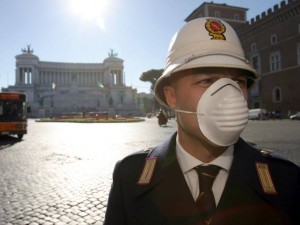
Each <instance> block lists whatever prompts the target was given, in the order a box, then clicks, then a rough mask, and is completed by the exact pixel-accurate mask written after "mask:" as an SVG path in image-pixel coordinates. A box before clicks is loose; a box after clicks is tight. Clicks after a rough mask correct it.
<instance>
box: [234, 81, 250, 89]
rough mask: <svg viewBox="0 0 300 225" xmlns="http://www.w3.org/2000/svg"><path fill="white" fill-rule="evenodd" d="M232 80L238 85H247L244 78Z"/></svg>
mask: <svg viewBox="0 0 300 225" xmlns="http://www.w3.org/2000/svg"><path fill="white" fill-rule="evenodd" d="M234 81H235V82H237V83H238V85H239V86H240V87H245V86H247V80H245V79H235V80H234Z"/></svg>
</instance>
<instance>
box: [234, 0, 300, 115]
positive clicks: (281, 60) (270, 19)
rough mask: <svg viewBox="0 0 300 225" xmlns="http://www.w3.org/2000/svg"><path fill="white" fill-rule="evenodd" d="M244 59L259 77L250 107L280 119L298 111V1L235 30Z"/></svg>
mask: <svg viewBox="0 0 300 225" xmlns="http://www.w3.org/2000/svg"><path fill="white" fill-rule="evenodd" d="M237 31H238V34H239V36H240V38H241V40H242V45H243V48H244V50H245V54H246V57H247V58H248V59H249V60H250V61H251V62H252V64H253V66H254V67H255V68H256V70H257V71H258V72H259V74H260V81H259V82H258V83H257V85H256V87H255V88H254V89H253V90H251V92H250V99H249V105H250V107H251V108H265V109H266V110H267V111H269V112H273V113H274V112H276V113H278V114H279V116H281V117H283V118H287V117H289V116H290V115H291V114H294V113H296V112H298V111H300V89H299V88H300V1H297V0H288V1H287V2H286V1H281V3H280V5H275V6H273V8H269V9H268V10H267V11H266V12H262V13H261V15H258V16H256V18H253V19H251V20H250V22H247V23H246V24H244V25H243V26H240V27H239V28H238V30H237Z"/></svg>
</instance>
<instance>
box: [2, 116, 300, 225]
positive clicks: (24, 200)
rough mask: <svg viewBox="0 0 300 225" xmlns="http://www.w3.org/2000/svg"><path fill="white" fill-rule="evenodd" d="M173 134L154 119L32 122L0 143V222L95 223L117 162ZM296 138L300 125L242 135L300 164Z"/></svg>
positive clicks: (253, 128) (275, 124)
mask: <svg viewBox="0 0 300 225" xmlns="http://www.w3.org/2000/svg"><path fill="white" fill-rule="evenodd" d="M266 124H268V126H266ZM279 128H280V132H279V133H278V134H277V132H278V131H277V130H278V129H279ZM175 129H176V126H175V121H174V120H171V121H170V122H169V123H168V126H167V127H159V126H158V125H157V122H156V119H155V118H153V119H147V120H146V121H145V122H140V123H133V124H70V123H68V124H66V123H37V122H35V121H34V120H30V121H29V129H28V131H29V133H28V134H27V135H25V136H24V138H23V140H22V141H20V142H19V141H18V140H17V139H15V138H12V137H6V138H1V139H0V174H1V176H0V225H22V224H30V225H38V224H42V225H53V224H54V225H64V224H98V225H101V224H102V223H103V218H104V214H105V210H106V203H107V197H108V192H109V189H110V185H111V176H112V170H113V167H114V165H115V162H116V161H117V160H119V159H121V158H122V157H124V156H125V155H128V154H130V153H132V152H135V151H137V150H140V149H143V148H147V147H149V146H154V145H156V144H158V143H160V142H162V141H163V140H165V139H166V138H167V137H169V136H170V135H171V134H172V133H173V132H174V131H175ZM257 130H258V131H257ZM274 130H275V132H274ZM282 133H285V136H284V137H283V136H282ZM299 133H300V123H299V122H298V121H296V122H294V121H293V123H292V121H270V122H250V124H249V126H248V128H247V129H246V130H245V132H244V133H243V136H245V138H246V139H248V140H249V141H250V142H253V143H256V144H259V145H262V146H263V147H266V148H273V149H274V150H275V151H276V152H278V153H279V154H282V155H284V156H286V157H288V158H290V159H291V160H294V161H295V162H296V163H299V162H300V161H299V159H300V155H299V147H300V140H298V139H299V138H298V136H299V135H298V134H299ZM274 147H275V148H274Z"/></svg>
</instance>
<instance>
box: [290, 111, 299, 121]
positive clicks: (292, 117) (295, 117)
mask: <svg viewBox="0 0 300 225" xmlns="http://www.w3.org/2000/svg"><path fill="white" fill-rule="evenodd" d="M290 119H291V120H300V112H297V113H296V114H294V115H291V116H290Z"/></svg>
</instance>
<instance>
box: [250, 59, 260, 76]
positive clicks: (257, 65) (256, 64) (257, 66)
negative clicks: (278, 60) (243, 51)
mask: <svg viewBox="0 0 300 225" xmlns="http://www.w3.org/2000/svg"><path fill="white" fill-rule="evenodd" d="M251 63H252V65H253V67H254V68H255V69H256V71H257V72H258V73H260V58H259V56H253V57H252V58H251Z"/></svg>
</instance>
